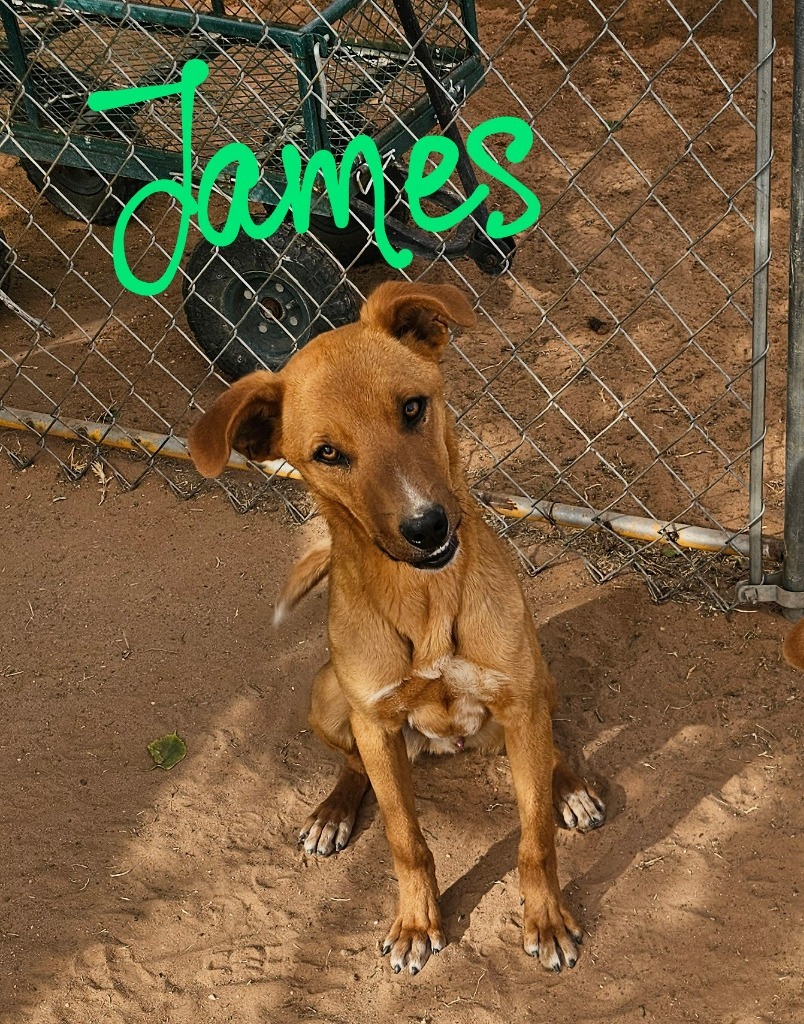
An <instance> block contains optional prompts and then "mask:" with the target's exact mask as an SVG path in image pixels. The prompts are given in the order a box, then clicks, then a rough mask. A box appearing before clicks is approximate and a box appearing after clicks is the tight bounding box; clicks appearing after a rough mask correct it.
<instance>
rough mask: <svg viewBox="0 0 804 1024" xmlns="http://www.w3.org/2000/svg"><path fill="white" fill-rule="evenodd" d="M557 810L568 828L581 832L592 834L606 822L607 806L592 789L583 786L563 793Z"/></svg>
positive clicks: (557, 803) (558, 801)
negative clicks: (592, 831)
mask: <svg viewBox="0 0 804 1024" xmlns="http://www.w3.org/2000/svg"><path fill="white" fill-rule="evenodd" d="M556 810H557V811H558V815H559V817H560V819H561V821H562V822H563V824H564V825H565V827H566V828H577V829H578V831H579V832H591V830H592V829H593V828H600V826H601V825H602V824H603V822H604V821H605V820H606V805H605V804H604V803H603V801H602V800H601V799H600V797H599V796H598V795H597V793H596V792H595V791H594V790H593V789H592V788H591V787H587V786H584V785H582V784H581V785H579V786H578V787H577V788H575V789H572V790H568V791H567V792H564V793H562V794H561V795H560V797H559V799H558V800H557V801H556Z"/></svg>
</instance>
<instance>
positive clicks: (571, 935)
mask: <svg viewBox="0 0 804 1024" xmlns="http://www.w3.org/2000/svg"><path fill="white" fill-rule="evenodd" d="M474 322H475V316H474V313H473V311H472V308H471V306H470V305H469V302H468V301H467V299H466V297H465V296H464V294H463V293H462V292H461V291H460V290H459V289H457V288H455V287H453V286H451V285H425V284H409V283H400V282H388V283H385V284H382V285H380V286H379V287H378V288H377V289H376V290H375V291H374V292H373V293H372V294H371V296H370V297H369V299H368V300H367V302H366V303H365V305H364V306H363V308H362V310H361V313H360V319H359V321H358V322H357V323H355V324H350V325H347V326H344V327H339V328H337V329H336V330H333V331H329V332H327V333H325V334H321V335H319V336H318V337H316V338H315V339H314V340H312V341H311V342H309V343H308V344H307V345H306V346H305V347H304V348H302V349H300V350H299V351H298V352H296V353H295V354H294V356H293V357H292V358H291V360H290V361H289V362H288V363H287V365H286V366H285V367H284V368H283V369H282V370H281V371H280V372H278V373H275V374H273V373H269V372H267V371H257V372H256V373H252V374H250V375H248V376H246V377H243V378H242V379H241V380H238V381H237V382H236V383H234V384H233V385H232V386H231V387H230V389H229V390H228V391H227V392H226V393H225V394H223V395H222V396H221V397H220V398H218V399H217V401H216V402H215V403H214V405H213V406H212V407H211V408H210V410H209V411H208V412H207V413H206V414H205V415H204V416H203V417H202V418H201V419H200V420H199V421H198V422H197V423H196V424H195V425H194V427H193V428H192V430H191V432H190V435H189V439H188V440H189V449H190V454H191V457H192V459H193V461H194V463H195V465H196V467H197V468H198V470H199V471H200V472H201V473H202V474H203V475H204V476H207V477H214V476H217V475H218V474H220V473H221V472H222V470H223V469H224V467H225V465H226V464H227V462H228V460H229V457H230V450H231V449H232V448H234V449H235V450H236V451H238V452H240V453H242V454H243V455H245V456H247V457H248V458H249V459H251V460H253V461H255V462H261V461H264V460H267V459H278V458H284V459H286V460H287V461H288V462H290V463H291V464H292V465H293V466H295V467H296V468H297V469H298V470H299V472H300V474H301V475H302V477H303V479H304V480H305V482H306V483H307V485H308V487H309V488H310V490H311V492H312V494H313V496H314V498H315V500H316V502H317V505H318V508H319V510H320V511H321V513H322V514H323V516H324V518H325V520H326V522H327V524H328V527H329V534H330V540H329V541H327V542H323V543H321V544H319V545H317V546H315V547H314V548H313V549H311V550H310V551H308V552H307V554H306V555H305V556H304V557H303V558H302V560H301V561H300V562H299V563H298V565H297V566H296V567H295V569H294V570H293V571H292V572H291V575H290V578H289V580H288V583H287V585H286V587H285V589H284V591H283V594H282V597H281V599H280V601H279V603H278V605H277V608H276V618H277V620H281V619H282V618H283V617H284V615H285V614H287V612H288V611H289V610H290V609H291V608H292V607H293V606H294V605H295V604H296V603H297V602H298V601H299V600H300V599H301V598H302V597H303V596H304V594H305V593H307V591H308V590H310V589H311V588H312V587H313V586H315V584H316V583H318V582H320V581H321V580H323V579H324V578H325V577H326V576H328V577H329V622H328V634H329V649H330V660H329V662H327V664H326V665H324V667H323V668H322V669H321V670H320V671H319V672H318V674H317V675H316V677H315V681H314V683H313V691H312V699H311V707H310V724H311V726H312V728H313V729H314V730H315V732H316V734H317V735H318V736H319V737H320V739H321V740H322V741H323V742H324V743H325V744H326V745H327V746H329V747H330V748H331V749H332V750H334V751H336V752H338V753H339V754H341V755H342V756H343V759H344V761H343V767H342V769H341V772H340V775H339V776H338V779H337V781H336V783H335V786H334V788H333V790H332V792H331V793H330V794H329V796H328V797H327V798H326V799H325V800H324V801H323V803H321V804H320V806H318V807H317V808H316V809H315V810H314V811H313V812H312V814H311V815H310V817H309V818H308V820H307V822H306V824H305V826H304V828H303V830H302V833H301V841H302V842H303V843H304V848H305V850H306V851H307V853H308V854H318V855H320V856H324V857H326V856H329V855H330V854H332V853H334V852H337V851H340V850H342V849H343V848H344V847H345V846H346V844H347V842H348V840H349V837H350V835H351V833H352V829H353V826H354V823H355V818H356V815H357V812H358V808H359V806H360V803H361V801H362V800H363V797H364V796H365V794H366V792H367V790H368V788H369V786H371V787H372V788H373V790H374V793H375V795H376V798H377V802H378V804H379V807H380V810H381V812H382V816H383V818H384V821H385V828H386V833H387V837H388V842H389V845H390V847H391V853H392V855H393V861H394V868H395V873H396V877H397V879H398V882H399V904H398V914H397V917H396V920H395V921H394V922H393V924H392V926H391V928H390V931H389V932H388V933H387V935H386V937H385V940H384V941H383V942H382V944H381V952H382V953H383V954H390V963H391V966H392V968H393V970H394V971H395V972H396V973H399V972H400V971H402V970H404V969H406V968H407V970H408V971H409V972H410V973H411V974H417V973H418V972H419V971H420V970H421V969H422V968H423V967H424V965H425V963H426V962H427V960H428V958H429V956H430V954H431V953H438V952H439V951H440V950H441V949H442V948H443V947H444V945H445V944H446V938H445V935H444V930H443V925H442V919H441V914H440V910H439V903H438V899H439V891H438V885H437V882H436V873H435V866H434V861H433V856H432V853H431V852H430V850H429V849H428V847H427V844H426V843H425V840H424V837H423V835H422V831H421V829H420V827H419V823H418V820H417V816H416V809H415V805H414V793H413V785H412V778H411V767H410V760H411V758H412V757H415V756H416V755H417V754H419V753H422V752H423V751H428V752H431V753H449V752H453V753H454V752H456V751H458V750H462V749H477V750H483V751H495V752H498V751H501V750H502V749H503V745H504V748H505V750H506V752H507V755H508V758H509V761H510V765H511V774H512V776H513V781H514V788H515V791H516V799H517V804H518V808H519V814H520V819H521V826H522V830H521V841H520V845H519V853H518V865H519V879H520V886H521V890H522V895H523V898H524V911H523V941H524V948H525V951H526V952H527V953H529V954H530V955H531V956H534V957H537V958H538V960H539V962H540V963H541V964H542V966H544V967H545V968H548V969H551V970H555V971H560V970H561V969H562V967H563V966H564V965H566V966H567V967H573V966H574V965H575V963H576V962H577V959H578V944H579V943H580V942H581V941H582V931H581V928H580V926H579V925H578V924H577V922H576V921H575V919H574V917H573V916H572V914H571V913H570V911H569V910H568V909H567V907H566V905H565V903H564V901H563V898H562V894H561V889H560V887H559V883H558V873H557V861H556V849H555V824H554V819H553V808H555V809H556V811H557V813H558V815H559V816H560V818H561V819H562V821H563V823H564V824H565V825H566V826H567V827H572V828H578V829H580V830H582V831H586V830H589V829H592V828H596V827H597V826H598V825H600V824H601V823H602V821H603V818H604V813H605V812H604V806H603V803H602V801H601V799H600V797H599V796H598V795H597V793H596V792H595V791H594V790H593V789H591V788H589V787H587V786H586V785H585V784H584V783H583V782H582V781H581V779H580V778H579V777H578V776H577V775H576V774H575V773H574V772H573V771H572V770H571V769H570V768H569V766H568V765H567V763H566V762H565V760H564V758H563V756H562V755H561V754H560V753H559V751H558V750H557V749H556V747H555V746H554V744H553V738H552V713H553V710H554V706H555V685H554V683H553V681H552V678H551V676H550V673H549V671H548V669H547V666H546V665H545V662H544V660H543V659H542V656H541V653H540V650H539V645H538V642H537V638H536V629H535V626H534V624H533V620H532V618H531V615H530V613H529V610H528V608H527V605H526V601H525V597H524V594H523V592H522V589H521V587H520V585H519V580H518V577H517V573H516V570H515V567H514V563H513V555H512V553H510V551H509V549H508V548H507V547H506V545H505V544H504V542H503V541H502V540H501V539H500V538H499V537H498V536H497V535H496V534H495V533H494V532H493V531H492V530H491V528H490V527H489V526H488V525H487V524H486V523H485V521H484V519H483V515H482V512H481V509H480V506H479V505H478V504H477V503H476V502H475V500H474V499H473V497H472V496H471V494H470V491H469V488H468V486H467V483H466V481H465V479H464V475H463V472H462V469H461V464H460V459H459V456H458V447H457V442H456V438H455V431H454V423H453V422H452V420H451V417H450V415H449V414H448V411H447V406H446V403H445V399H444V388H443V381H442V377H441V373H440V369H439V361H440V358H441V356H442V354H443V352H444V349H445V347H446V345H447V343H448V341H449V325H450V324H453V325H454V324H457V325H459V326H462V327H470V326H472V324H473V323H474Z"/></svg>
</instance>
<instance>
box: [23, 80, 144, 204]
mask: <svg viewBox="0 0 804 1024" xmlns="http://www.w3.org/2000/svg"><path fill="white" fill-rule="evenodd" d="M29 77H30V80H31V85H32V86H33V87H34V89H35V95H36V96H37V102H38V105H39V106H40V108H41V112H42V115H43V117H44V120H45V122H46V123H47V125H48V127H50V126H51V125H52V126H53V130H54V131H58V132H65V130H66V131H68V132H69V133H70V134H73V135H90V134H91V135H100V136H101V138H107V139H114V140H116V141H120V142H122V141H123V139H122V137H121V132H122V133H123V135H124V136H125V137H126V138H129V139H130V138H133V137H134V134H135V133H136V125H135V123H134V121H133V120H132V119H131V116H130V115H129V114H128V113H126V112H125V111H119V110H118V111H109V112H108V113H107V114H106V115H105V116H101V117H98V116H97V115H95V114H93V113H92V112H91V111H89V110H88V108H87V96H88V95H89V93H90V91H91V90H92V88H93V86H90V85H88V84H87V83H85V82H84V81H82V80H81V79H80V78H78V77H77V76H75V75H73V74H72V73H69V72H65V71H48V72H47V73H45V71H44V69H41V68H39V67H36V68H34V69H33V70H32V73H31V75H30V76H29ZM18 102H19V101H18ZM107 119H108V120H107ZM118 129H119V130H118ZM86 159H87V163H89V160H90V158H88V157H87V158H86ZM20 165H21V166H22V168H23V170H24V171H25V173H26V174H27V176H28V180H29V181H30V182H31V184H32V185H33V186H34V188H35V189H36V190H37V192H41V193H42V194H43V195H44V197H45V199H47V201H48V202H49V203H50V204H51V205H52V206H55V207H56V209H57V210H60V211H61V212H62V213H66V214H67V216H68V217H72V218H73V219H74V220H81V221H92V222H93V223H95V224H114V223H115V221H116V220H117V218H118V216H119V215H120V211H121V210H122V209H123V207H124V206H125V204H126V203H127V202H128V201H129V199H131V197H132V196H133V195H134V194H135V193H136V192H137V191H138V190H139V189H140V188H141V187H142V185H143V182H141V181H139V180H137V179H136V178H126V177H123V176H122V175H117V176H116V177H113V176H112V177H109V178H107V177H106V176H105V175H103V174H100V173H99V172H98V171H95V170H92V168H91V167H90V166H87V167H72V166H70V165H68V164H54V165H52V166H51V165H50V164H49V163H47V162H39V161H37V160H32V159H30V157H20Z"/></svg>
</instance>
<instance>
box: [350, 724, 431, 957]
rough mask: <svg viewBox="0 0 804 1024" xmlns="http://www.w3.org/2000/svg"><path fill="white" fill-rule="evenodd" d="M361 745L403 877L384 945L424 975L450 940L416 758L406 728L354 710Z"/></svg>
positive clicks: (395, 859)
mask: <svg viewBox="0 0 804 1024" xmlns="http://www.w3.org/2000/svg"><path fill="white" fill-rule="evenodd" d="M352 729H353V730H354V734H355V740H356V741H357V747H358V750H359V751H360V756H361V757H362V758H363V764H364V766H365V768H366V771H367V773H368V777H369V779H370V781H371V785H372V788H373V789H374V793H375V795H376V797H377V803H378V804H379V805H380V810H381V811H382V815H383V818H384V819H385V831H386V833H387V835H388V842H389V844H390V847H391V853H392V854H393V858H394V868H395V870H396V876H397V879H398V880H399V912H398V914H397V917H396V920H395V921H394V923H393V925H392V926H391V930H390V931H389V932H388V934H387V935H386V937H385V939H384V941H383V944H382V952H383V955H384V954H386V953H390V954H391V966H392V967H393V969H394V971H395V972H396V973H397V974H398V973H399V972H400V971H401V970H403V969H404V968H405V967H407V968H408V970H409V971H410V973H411V974H418V973H419V971H420V970H421V969H422V967H424V965H425V964H426V963H427V960H428V959H429V957H430V953H431V952H433V953H438V952H439V951H440V950H441V949H443V947H444V946H445V945H446V939H445V938H444V933H443V931H442V929H441V911H440V909H439V906H438V885H437V884H436V876H435V864H434V862H433V855H432V853H431V852H430V850H429V848H428V846H427V844H426V843H425V841H424V836H423V835H422V831H421V829H420V828H419V821H418V819H417V817H416V807H415V802H414V796H413V780H412V777H411V771H410V761H409V760H408V755H407V750H406V749H405V741H404V738H403V736H402V732H401V730H400V729H398V728H397V727H394V728H393V729H389V728H388V726H387V725H385V724H383V723H382V722H377V721H375V720H372V719H370V718H368V717H365V716H363V715H360V714H353V716H352Z"/></svg>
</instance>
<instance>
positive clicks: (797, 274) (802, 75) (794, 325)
mask: <svg viewBox="0 0 804 1024" xmlns="http://www.w3.org/2000/svg"><path fill="white" fill-rule="evenodd" d="M793 47H794V57H793V60H794V65H793V126H792V127H793V139H792V164H791V171H790V296H789V306H788V328H787V438H786V451H785V455H786V468H785V509H784V540H785V552H786V553H785V561H784V577H783V585H784V589H785V590H794V591H804V0H796V14H795V32H794V43H793ZM800 614H801V613H800V612H799V613H798V614H797V615H796V617H798V615H800Z"/></svg>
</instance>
